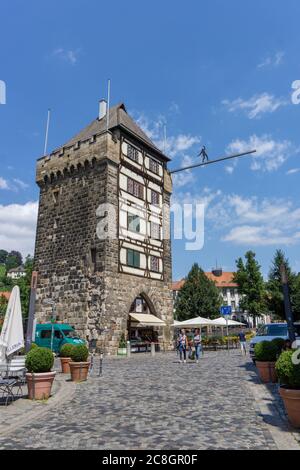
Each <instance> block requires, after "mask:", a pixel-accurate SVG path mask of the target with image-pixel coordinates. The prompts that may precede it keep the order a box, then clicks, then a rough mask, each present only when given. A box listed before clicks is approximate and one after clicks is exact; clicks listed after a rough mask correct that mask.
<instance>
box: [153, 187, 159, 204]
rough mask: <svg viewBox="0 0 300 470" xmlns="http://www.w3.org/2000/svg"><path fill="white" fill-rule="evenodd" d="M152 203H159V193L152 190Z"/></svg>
mask: <svg viewBox="0 0 300 470" xmlns="http://www.w3.org/2000/svg"><path fill="white" fill-rule="evenodd" d="M151 204H155V205H157V206H158V205H159V193H158V192H156V191H153V189H152V190H151Z"/></svg>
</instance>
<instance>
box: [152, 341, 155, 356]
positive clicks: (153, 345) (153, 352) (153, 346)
mask: <svg viewBox="0 0 300 470" xmlns="http://www.w3.org/2000/svg"><path fill="white" fill-rule="evenodd" d="M151 356H155V343H151Z"/></svg>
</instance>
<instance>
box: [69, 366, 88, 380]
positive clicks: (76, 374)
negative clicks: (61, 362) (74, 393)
mask: <svg viewBox="0 0 300 470" xmlns="http://www.w3.org/2000/svg"><path fill="white" fill-rule="evenodd" d="M69 366H70V371H71V380H72V382H83V381H84V380H86V379H87V376H88V372H89V367H90V363H89V362H72V361H70V362H69Z"/></svg>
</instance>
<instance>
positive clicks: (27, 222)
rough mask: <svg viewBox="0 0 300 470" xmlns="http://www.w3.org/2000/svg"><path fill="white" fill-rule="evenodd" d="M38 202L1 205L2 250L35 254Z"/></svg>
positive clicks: (0, 240)
mask: <svg viewBox="0 0 300 470" xmlns="http://www.w3.org/2000/svg"><path fill="white" fill-rule="evenodd" d="M37 213H38V202H37V201H35V202H27V203H25V204H8V205H0V248H1V249H4V250H9V251H11V250H17V251H20V252H21V253H22V254H23V255H24V256H26V255H27V254H29V253H30V254H33V251H34V242H35V229H36V221H37Z"/></svg>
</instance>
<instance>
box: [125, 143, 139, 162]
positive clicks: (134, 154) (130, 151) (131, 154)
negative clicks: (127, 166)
mask: <svg viewBox="0 0 300 470" xmlns="http://www.w3.org/2000/svg"><path fill="white" fill-rule="evenodd" d="M127 157H128V158H130V160H133V161H134V162H138V161H139V151H138V149H136V148H135V147H133V145H130V144H127Z"/></svg>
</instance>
